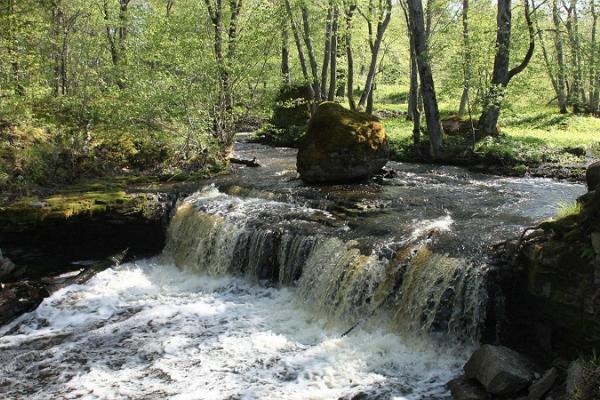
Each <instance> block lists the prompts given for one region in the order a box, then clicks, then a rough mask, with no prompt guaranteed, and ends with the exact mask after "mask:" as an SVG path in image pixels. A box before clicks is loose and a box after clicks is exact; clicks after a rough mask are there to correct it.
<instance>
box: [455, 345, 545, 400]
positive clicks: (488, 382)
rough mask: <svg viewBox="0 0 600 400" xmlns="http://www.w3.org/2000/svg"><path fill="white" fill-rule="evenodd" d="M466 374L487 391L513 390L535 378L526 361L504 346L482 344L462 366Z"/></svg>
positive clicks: (522, 386)
mask: <svg viewBox="0 0 600 400" xmlns="http://www.w3.org/2000/svg"><path fill="white" fill-rule="evenodd" d="M464 370H465V375H466V377H467V378H470V379H476V380H477V381H479V383H481V384H482V385H483V386H484V387H485V389H486V391H487V392H488V393H491V394H494V395H508V394H516V393H518V392H520V391H522V390H523V389H525V388H526V387H527V386H528V385H529V383H531V381H532V380H533V378H534V371H533V368H532V367H531V365H530V363H529V361H528V360H527V359H526V358H524V357H523V356H521V355H520V354H519V353H517V352H515V351H513V350H511V349H509V348H508V347H504V346H492V345H489V344H486V345H483V346H481V347H480V348H479V349H478V350H477V351H476V352H475V353H473V355H472V356H471V358H470V359H469V361H467V363H466V364H465V366H464Z"/></svg>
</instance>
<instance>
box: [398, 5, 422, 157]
mask: <svg viewBox="0 0 600 400" xmlns="http://www.w3.org/2000/svg"><path fill="white" fill-rule="evenodd" d="M400 7H402V13H403V14H404V21H405V22H406V30H407V32H408V42H409V58H410V84H409V90H408V109H407V113H406V119H407V120H409V121H413V126H414V129H413V139H416V140H415V145H417V144H418V143H419V142H420V134H421V133H420V129H421V128H420V127H421V121H420V119H421V114H420V112H419V107H418V100H417V97H418V92H419V77H418V74H419V69H418V67H417V58H416V56H415V46H414V43H413V40H412V32H411V27H410V18H409V16H408V9H407V7H408V6H407V5H406V3H405V0H401V1H400ZM415 118H418V119H419V120H418V121H415ZM415 131H416V135H417V136H416V137H415V136H414V135H415Z"/></svg>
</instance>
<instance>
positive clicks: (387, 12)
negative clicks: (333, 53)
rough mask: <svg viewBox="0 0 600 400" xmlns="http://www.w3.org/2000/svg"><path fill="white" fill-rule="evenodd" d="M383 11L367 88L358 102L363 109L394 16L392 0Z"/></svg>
mask: <svg viewBox="0 0 600 400" xmlns="http://www.w3.org/2000/svg"><path fill="white" fill-rule="evenodd" d="M381 12H382V13H383V14H382V16H381V18H379V21H378V23H377V34H376V36H375V41H374V42H373V46H372V48H371V62H370V64H369V71H368V73H367V81H366V83H365V90H364V91H363V93H362V95H361V97H360V101H359V102H358V107H359V108H361V109H364V108H365V105H366V103H367V100H368V98H369V95H370V93H371V91H372V90H373V82H374V81H375V74H376V72H377V61H378V58H379V50H380V49H381V42H382V41H383V36H384V34H385V31H386V29H387V27H388V25H389V23H390V20H391V17H392V0H386V4H385V8H384V9H383V10H382V11H381Z"/></svg>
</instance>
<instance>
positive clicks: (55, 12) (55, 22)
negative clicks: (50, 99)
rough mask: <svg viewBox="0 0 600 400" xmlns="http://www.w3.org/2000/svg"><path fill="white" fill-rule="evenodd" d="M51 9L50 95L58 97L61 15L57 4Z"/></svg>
mask: <svg viewBox="0 0 600 400" xmlns="http://www.w3.org/2000/svg"><path fill="white" fill-rule="evenodd" d="M52 5H53V7H52V53H53V58H54V68H53V69H54V76H53V77H52V95H53V96H58V95H59V94H60V49H59V45H58V44H59V42H60V31H61V29H60V27H61V25H62V24H61V14H62V11H61V10H60V8H59V4H58V2H54V3H53V4H52Z"/></svg>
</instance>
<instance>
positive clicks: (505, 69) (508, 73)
mask: <svg viewBox="0 0 600 400" xmlns="http://www.w3.org/2000/svg"><path fill="white" fill-rule="evenodd" d="M528 1H529V0H524V2H523V4H524V6H525V7H524V8H525V19H526V20H527V27H528V31H529V48H528V50H527V54H525V57H524V58H523V61H522V62H521V63H520V64H519V65H517V66H516V67H514V68H512V69H510V70H509V61H510V60H509V59H510V34H511V23H512V15H511V0H498V15H497V18H496V24H497V31H496V56H495V57H494V71H493V74H492V83H491V87H490V88H489V90H488V93H487V96H486V102H485V105H484V109H483V113H482V114H481V117H480V118H479V124H478V129H479V136H480V137H482V136H489V135H496V134H497V133H498V128H497V125H498V118H499V117H500V108H501V106H502V102H503V100H504V96H505V91H506V87H507V86H508V83H509V82H510V80H511V79H512V78H513V77H514V76H516V75H517V74H519V73H521V72H522V71H523V70H524V69H525V68H526V67H527V65H528V64H529V61H531V57H532V56H533V51H534V49H535V30H534V27H533V22H532V20H531V15H530V13H529V2H528Z"/></svg>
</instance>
